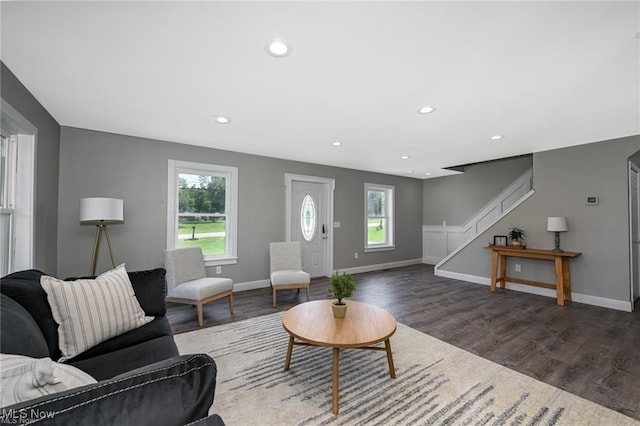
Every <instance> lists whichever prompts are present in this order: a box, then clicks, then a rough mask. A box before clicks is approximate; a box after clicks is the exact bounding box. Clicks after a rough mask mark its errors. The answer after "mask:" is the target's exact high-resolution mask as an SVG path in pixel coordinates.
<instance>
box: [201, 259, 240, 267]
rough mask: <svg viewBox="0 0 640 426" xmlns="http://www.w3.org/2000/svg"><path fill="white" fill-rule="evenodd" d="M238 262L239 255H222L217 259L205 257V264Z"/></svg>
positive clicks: (218, 264)
mask: <svg viewBox="0 0 640 426" xmlns="http://www.w3.org/2000/svg"><path fill="white" fill-rule="evenodd" d="M237 263H238V258H237V257H221V258H215V259H206V258H205V259H204V266H223V265H235V264H237Z"/></svg>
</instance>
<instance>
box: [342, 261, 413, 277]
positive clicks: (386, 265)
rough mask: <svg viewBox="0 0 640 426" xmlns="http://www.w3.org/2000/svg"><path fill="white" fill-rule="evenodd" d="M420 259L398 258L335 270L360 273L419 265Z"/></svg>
mask: <svg viewBox="0 0 640 426" xmlns="http://www.w3.org/2000/svg"><path fill="white" fill-rule="evenodd" d="M421 263H422V259H410V260H400V261H398V262H389V263H379V264H377V265H366V266H356V267H355V268H343V269H339V270H338V271H336V272H346V273H348V274H361V273H363V272H373V271H382V270H383V269H391V268H400V267H402V266H411V265H420V264H421Z"/></svg>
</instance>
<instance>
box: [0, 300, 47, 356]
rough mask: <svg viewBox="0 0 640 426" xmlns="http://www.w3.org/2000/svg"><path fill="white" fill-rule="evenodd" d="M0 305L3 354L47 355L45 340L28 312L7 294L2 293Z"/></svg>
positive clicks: (0, 339) (0, 340)
mask: <svg viewBox="0 0 640 426" xmlns="http://www.w3.org/2000/svg"><path fill="white" fill-rule="evenodd" d="M0 296H1V298H2V304H1V305H0V324H2V329H3V330H4V332H3V333H0V349H2V352H3V353H5V354H16V355H26V356H29V357H33V358H46V357H48V356H49V348H48V347H47V341H46V340H45V339H44V336H43V335H42V331H40V328H39V327H38V324H36V322H35V321H34V320H33V318H32V317H31V315H29V312H27V310H26V309H25V308H23V307H22V305H20V304H19V303H18V302H16V301H15V300H13V299H12V298H10V297H9V296H7V295H5V294H2V295H0Z"/></svg>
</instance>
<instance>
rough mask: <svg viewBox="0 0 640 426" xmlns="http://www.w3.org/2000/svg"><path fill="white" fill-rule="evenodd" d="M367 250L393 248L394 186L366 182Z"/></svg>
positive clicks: (365, 221) (365, 233) (365, 224)
mask: <svg viewBox="0 0 640 426" xmlns="http://www.w3.org/2000/svg"><path fill="white" fill-rule="evenodd" d="M364 189H365V190H364V194H365V195H364V196H365V202H364V204H365V212H364V216H365V218H364V219H365V220H364V226H365V232H364V235H365V246H364V248H365V251H376V250H393V249H394V240H393V229H394V222H393V209H394V204H393V191H394V188H393V186H386V185H375V184H371V183H365V185H364Z"/></svg>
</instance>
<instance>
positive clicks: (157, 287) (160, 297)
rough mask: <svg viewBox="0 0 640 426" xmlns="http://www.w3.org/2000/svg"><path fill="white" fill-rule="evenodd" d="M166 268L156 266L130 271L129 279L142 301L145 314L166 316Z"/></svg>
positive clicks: (141, 304)
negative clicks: (145, 269) (149, 268)
mask: <svg viewBox="0 0 640 426" xmlns="http://www.w3.org/2000/svg"><path fill="white" fill-rule="evenodd" d="M166 274H167V271H165V269H164V268H156V269H151V270H148V271H135V272H129V279H130V280H131V285H132V286H133V291H134V292H135V293H136V297H137V298H138V301H139V302H140V306H141V307H142V309H143V310H144V312H145V314H147V315H149V316H164V315H166V313H167V304H166V303H165V297H166V296H167V282H166V281H165V276H166Z"/></svg>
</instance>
